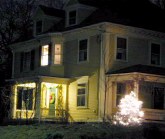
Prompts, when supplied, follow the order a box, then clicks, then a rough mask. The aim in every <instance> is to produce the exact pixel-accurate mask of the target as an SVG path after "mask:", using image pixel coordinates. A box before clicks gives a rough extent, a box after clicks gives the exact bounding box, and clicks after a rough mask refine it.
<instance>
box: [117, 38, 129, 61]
mask: <svg viewBox="0 0 165 139" xmlns="http://www.w3.org/2000/svg"><path fill="white" fill-rule="evenodd" d="M117 38H124V39H126V60H123V59H117V57H116V56H117ZM114 56H115V60H116V61H121V62H128V37H126V36H122V35H116V36H115V55H114Z"/></svg>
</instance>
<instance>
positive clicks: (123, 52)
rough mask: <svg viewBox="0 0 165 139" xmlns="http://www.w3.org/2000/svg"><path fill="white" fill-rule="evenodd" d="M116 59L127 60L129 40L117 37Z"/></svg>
mask: <svg viewBox="0 0 165 139" xmlns="http://www.w3.org/2000/svg"><path fill="white" fill-rule="evenodd" d="M116 59H119V60H127V40H126V39H125V38H120V37H117V53H116Z"/></svg>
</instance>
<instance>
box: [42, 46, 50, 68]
mask: <svg viewBox="0 0 165 139" xmlns="http://www.w3.org/2000/svg"><path fill="white" fill-rule="evenodd" d="M48 59H49V45H44V46H42V47H41V66H46V65H48Z"/></svg>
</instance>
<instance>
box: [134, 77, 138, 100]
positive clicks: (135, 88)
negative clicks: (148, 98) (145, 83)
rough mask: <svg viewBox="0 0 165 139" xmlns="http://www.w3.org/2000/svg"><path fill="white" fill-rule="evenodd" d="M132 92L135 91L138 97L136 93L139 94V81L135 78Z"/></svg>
mask: <svg viewBox="0 0 165 139" xmlns="http://www.w3.org/2000/svg"><path fill="white" fill-rule="evenodd" d="M134 92H135V94H136V96H137V98H138V95H139V81H138V80H136V81H135V82H134Z"/></svg>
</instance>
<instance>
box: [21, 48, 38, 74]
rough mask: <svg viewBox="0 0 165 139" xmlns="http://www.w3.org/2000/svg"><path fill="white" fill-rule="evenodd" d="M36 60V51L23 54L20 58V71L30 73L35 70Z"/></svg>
mask: <svg viewBox="0 0 165 139" xmlns="http://www.w3.org/2000/svg"><path fill="white" fill-rule="evenodd" d="M34 58H35V50H31V51H28V52H21V57H20V71H21V72H23V71H29V70H34V64H35V63H34Z"/></svg>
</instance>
